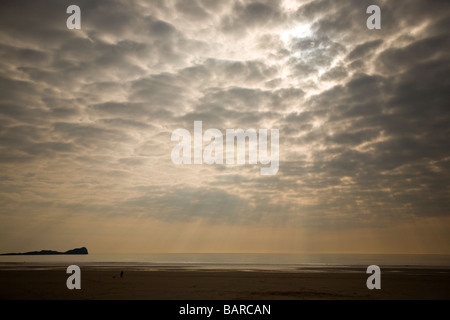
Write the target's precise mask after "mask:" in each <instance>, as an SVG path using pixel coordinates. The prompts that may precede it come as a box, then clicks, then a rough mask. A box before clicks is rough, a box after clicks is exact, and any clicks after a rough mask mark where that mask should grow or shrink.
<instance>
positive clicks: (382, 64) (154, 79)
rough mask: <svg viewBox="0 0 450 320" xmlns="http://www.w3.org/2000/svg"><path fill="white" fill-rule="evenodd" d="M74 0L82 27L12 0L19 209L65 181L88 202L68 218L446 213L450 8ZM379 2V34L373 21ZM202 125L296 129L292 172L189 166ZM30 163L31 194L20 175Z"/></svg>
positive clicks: (14, 175) (0, 140) (344, 222)
mask: <svg viewBox="0 0 450 320" xmlns="http://www.w3.org/2000/svg"><path fill="white" fill-rule="evenodd" d="M73 4H78V5H80V7H81V8H82V30H79V31H78V30H77V31H74V30H68V29H67V28H66V26H65V21H66V18H67V16H68V15H67V14H66V13H65V9H66V7H67V4H64V3H62V2H61V1H48V2H46V3H45V4H42V3H38V2H36V1H25V0H19V1H2V3H1V5H0V8H1V10H0V39H1V40H0V58H1V59H0V60H1V61H0V92H1V94H0V150H1V153H0V154H1V156H0V161H1V163H2V166H4V171H5V179H4V180H1V184H2V185H0V187H2V188H3V189H5V190H6V189H8V186H9V185H11V188H10V190H11V192H10V193H11V194H13V196H11V194H9V195H8V197H6V196H5V197H3V196H2V197H3V198H4V199H5V201H7V202H8V203H12V202H10V201H13V200H11V199H12V198H14V199H23V198H24V194H26V195H27V197H30V199H28V198H27V199H24V200H23V201H29V203H32V204H33V205H36V206H37V207H39V204H41V205H42V206H43V207H45V206H52V205H53V206H54V207H58V205H56V204H55V203H58V201H56V200H55V199H57V198H58V195H57V193H58V192H57V191H58V190H60V188H61V190H64V192H66V193H68V194H69V193H71V192H73V193H74V196H73V197H72V199H73V198H77V197H76V196H77V195H79V197H80V198H79V199H77V201H78V202H82V203H83V204H76V203H75V201H72V202H71V201H68V202H67V203H64V204H63V203H61V204H60V207H59V208H63V207H64V210H69V211H70V210H73V212H76V211H77V210H80V211H83V212H89V211H90V210H91V211H92V212H95V213H96V214H103V215H108V214H116V215H119V214H129V215H137V216H139V215H140V214H144V215H149V216H153V217H158V218H160V219H166V220H170V221H174V220H182V221H188V220H191V219H200V220H201V219H206V220H209V221H214V223H222V222H227V223H248V222H249V221H250V220H252V221H260V222H261V221H264V223H272V224H273V223H275V222H276V221H278V222H279V223H280V221H282V222H283V223H284V222H286V223H289V222H292V221H301V223H302V224H304V225H310V226H314V227H327V228H331V227H333V226H335V227H345V226H347V227H352V226H358V225H359V226H362V225H363V226H369V225H375V224H377V225H382V224H383V223H387V222H389V221H393V220H395V219H397V220H400V219H403V218H404V217H407V216H411V215H415V216H443V215H448V209H447V208H448V205H449V200H448V199H450V197H449V195H448V181H450V177H449V172H450V171H449V163H450V162H449V158H450V154H449V151H448V139H449V136H450V134H449V133H450V132H449V128H450V123H449V122H450V114H449V112H448V107H447V105H448V101H450V96H449V92H450V91H449V90H448V89H449V83H448V80H447V79H448V74H449V71H450V70H449V66H450V63H449V62H450V54H449V49H448V48H449V47H450V46H449V40H448V39H450V37H449V31H448V22H449V19H450V8H449V4H448V1H447V2H446V1H435V2H433V5H430V4H427V3H426V2H424V1H395V2H394V1H368V0H367V1H360V2H355V1H339V2H337V1H330V0H318V1H309V2H302V3H299V6H298V8H296V9H295V10H292V11H289V10H285V9H284V7H283V6H282V3H281V2H276V3H275V2H273V1H230V2H226V1H210V0H196V1H189V2H186V1H171V2H165V1H151V2H145V1H129V2H126V3H125V2H122V1H106V0H102V1H75V2H74V3H73ZM370 4H378V5H379V6H380V7H381V10H382V29H381V30H368V29H367V28H366V19H367V17H368V15H367V14H366V8H367V7H368V6H369V5H370ZM195 120H201V121H203V122H204V128H205V129H206V128H218V129H220V130H225V129H227V128H233V127H234V128H242V129H248V128H257V129H258V128H267V127H273V128H278V129H280V144H281V154H282V155H281V159H280V170H279V173H278V174H277V175H276V176H272V177H262V176H257V175H255V174H256V173H257V172H258V171H259V170H258V168H255V166H249V165H248V166H205V167H199V166H197V167H195V166H192V167H185V168H182V169H180V168H178V167H175V166H174V165H172V163H171V161H170V151H171V147H172V144H171V141H170V134H171V132H172V130H174V129H175V128H179V127H181V128H186V129H188V130H190V131H192V127H193V121H195ZM74 168H76V169H74ZM178 169H179V170H178ZM27 172H33V174H34V175H35V176H33V179H31V180H29V181H27V182H26V183H25V185H26V187H27V188H26V193H25V191H24V190H25V189H21V188H20V187H18V186H16V185H13V183H11V181H13V182H15V183H16V184H17V185H19V184H20V183H21V182H20V183H19V182H18V181H22V180H20V179H22V178H23V175H24V174H26V173H27ZM62 180H64V181H66V182H67V181H69V182H74V184H73V185H72V184H70V183H66V182H64V181H62ZM42 181H45V183H43V182H42ZM75 181H77V183H75ZM78 182H79V183H78ZM74 185H76V187H75V186H74ZM149 185H150V186H149ZM81 186H83V187H85V188H92V189H89V190H91V191H92V190H95V191H92V192H90V195H89V196H87V195H86V193H89V192H86V191H85V193H83V192H81V191H80V189H82V187H81ZM23 188H24V187H23ZM72 188H73V189H72ZM78 188H80V189H78ZM43 190H44V191H43ZM61 192H62V191H61ZM96 192H97V193H96ZM109 192H111V193H112V195H109ZM10 197H12V198H10ZM14 201H16V200H14ZM17 201H18V200H17ZM27 203H28V202H27ZM121 212H122V213H121ZM269 221H270V222H269Z"/></svg>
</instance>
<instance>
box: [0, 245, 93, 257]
mask: <svg viewBox="0 0 450 320" xmlns="http://www.w3.org/2000/svg"><path fill="white" fill-rule="evenodd" d="M57 254H88V250H87V249H86V248H85V247H82V248H75V249H72V250H67V251H66V252H59V251H53V250H41V251H30V252H24V253H2V254H0V255H1V256H38V255H57Z"/></svg>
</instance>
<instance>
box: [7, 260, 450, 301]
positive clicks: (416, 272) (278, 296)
mask: <svg viewBox="0 0 450 320" xmlns="http://www.w3.org/2000/svg"><path fill="white" fill-rule="evenodd" d="M40 267H42V266H37V267H35V268H33V267H27V268H23V269H21V270H17V269H13V268H4V267H2V268H0V299H2V300H11V299H12V300H48V299H51V300H53V299H57V300H60V299H62V300H72V299H83V300H104V299H110V300H320V299H326V300H353V299H356V300H372V299H374V300H379V299H383V300H428V299H433V300H449V299H450V270H449V269H435V268H432V269H430V268H428V269H427V268H398V267H397V268H386V267H384V268H383V267H382V269H381V270H382V271H381V290H369V289H367V287H366V280H367V278H368V276H369V275H368V274H366V269H365V268H342V267H332V268H310V269H305V268H302V270H300V271H299V270H292V271H288V272H285V271H279V270H236V269H227V270H223V269H212V268H211V269H207V270H193V269H188V268H180V267H170V266H165V269H161V266H158V267H155V268H147V269H146V270H140V269H139V268H140V267H124V266H104V267H98V266H80V268H81V289H80V290H68V289H67V287H66V280H67V278H68V277H69V276H70V275H69V274H67V273H66V267H67V266H66V267H63V266H47V269H41V268H40ZM49 268H50V269H49ZM318 269H320V270H318ZM122 271H123V277H120V273H121V272H122Z"/></svg>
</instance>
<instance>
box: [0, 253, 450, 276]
mask: <svg viewBox="0 0 450 320" xmlns="http://www.w3.org/2000/svg"><path fill="white" fill-rule="evenodd" d="M69 265H78V266H79V267H95V268H98V269H102V268H105V269H106V268H115V267H117V268H133V269H137V270H145V271H157V270H173V269H176V270H210V271H214V270H242V271H258V270H259V271H260V270H267V271H295V272H301V271H302V270H303V271H308V272H311V271H315V272H321V271H325V270H326V272H329V271H330V270H333V268H334V269H335V270H343V269H345V270H347V271H349V270H351V269H352V268H367V267H368V266H370V265H377V266H379V267H380V268H418V269H430V268H432V269H433V268H436V269H450V255H439V254H282V253H150V254H106V253H104V254H101V253H89V254H88V255H36V256H28V255H17V256H0V269H17V270H20V269H28V268H37V269H52V268H61V267H67V266H69Z"/></svg>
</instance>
